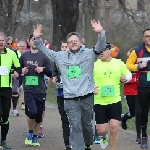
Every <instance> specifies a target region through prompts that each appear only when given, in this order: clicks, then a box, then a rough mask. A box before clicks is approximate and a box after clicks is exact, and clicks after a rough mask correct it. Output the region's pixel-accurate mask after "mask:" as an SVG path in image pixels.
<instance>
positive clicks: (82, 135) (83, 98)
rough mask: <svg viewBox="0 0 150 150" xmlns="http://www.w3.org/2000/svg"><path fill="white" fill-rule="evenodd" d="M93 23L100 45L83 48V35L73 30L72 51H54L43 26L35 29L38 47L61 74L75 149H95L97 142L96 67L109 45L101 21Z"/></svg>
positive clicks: (70, 42)
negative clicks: (45, 42) (94, 118)
mask: <svg viewBox="0 0 150 150" xmlns="http://www.w3.org/2000/svg"><path fill="white" fill-rule="evenodd" d="M91 25H92V27H93V30H94V31H95V32H96V33H98V41H97V44H96V45H95V47H93V48H92V49H88V48H84V47H81V45H82V43H81V37H80V35H79V34H78V33H76V32H71V33H69V34H68V36H67V43H68V47H69V51H59V52H55V51H52V50H51V51H50V50H49V49H48V48H47V47H45V46H44V45H43V42H42V40H41V39H40V36H41V35H42V25H37V26H36V28H35V27H34V31H33V36H34V37H35V39H36V40H35V41H34V43H35V45H36V46H37V49H38V50H40V51H42V53H44V54H45V55H46V56H47V57H48V58H49V59H51V61H54V62H55V63H56V64H57V65H58V67H59V71H60V73H61V77H62V82H63V92H64V99H65V104H64V108H65V110H66V113H67V116H68V118H69V124H70V138H69V142H70V145H71V148H72V150H85V149H86V150H91V145H92V144H93V128H92V114H93V91H94V82H93V66H94V61H96V60H97V58H98V56H99V53H100V52H101V51H102V50H104V48H105V44H106V37H105V31H104V30H103V27H102V26H101V25H100V22H99V21H95V20H91Z"/></svg>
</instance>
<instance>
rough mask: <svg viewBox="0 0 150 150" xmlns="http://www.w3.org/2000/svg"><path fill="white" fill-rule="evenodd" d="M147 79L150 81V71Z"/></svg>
mask: <svg viewBox="0 0 150 150" xmlns="http://www.w3.org/2000/svg"><path fill="white" fill-rule="evenodd" d="M147 81H150V71H148V73H147Z"/></svg>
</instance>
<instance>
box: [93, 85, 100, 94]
mask: <svg viewBox="0 0 150 150" xmlns="http://www.w3.org/2000/svg"><path fill="white" fill-rule="evenodd" d="M98 92H99V89H98V86H94V92H93V93H94V94H95V95H97V94H98Z"/></svg>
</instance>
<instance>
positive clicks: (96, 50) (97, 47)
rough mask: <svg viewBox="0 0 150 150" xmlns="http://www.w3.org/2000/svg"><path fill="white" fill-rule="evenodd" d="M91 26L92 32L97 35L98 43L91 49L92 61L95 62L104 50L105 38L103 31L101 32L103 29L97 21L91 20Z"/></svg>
mask: <svg viewBox="0 0 150 150" xmlns="http://www.w3.org/2000/svg"><path fill="white" fill-rule="evenodd" d="M91 25H92V28H93V30H94V31H95V32H96V33H98V41H97V43H96V45H95V46H94V48H93V52H94V59H95V60H97V58H98V56H99V54H100V53H101V52H102V51H103V50H104V49H105V47H106V36H105V30H103V27H102V26H101V24H100V22H99V20H98V21H95V20H91Z"/></svg>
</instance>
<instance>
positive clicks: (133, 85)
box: [123, 73, 138, 95]
mask: <svg viewBox="0 0 150 150" xmlns="http://www.w3.org/2000/svg"><path fill="white" fill-rule="evenodd" d="M136 80H137V74H136V73H132V80H131V81H130V82H128V83H124V90H123V94H124V95H137V89H138V83H137V82H136Z"/></svg>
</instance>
